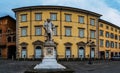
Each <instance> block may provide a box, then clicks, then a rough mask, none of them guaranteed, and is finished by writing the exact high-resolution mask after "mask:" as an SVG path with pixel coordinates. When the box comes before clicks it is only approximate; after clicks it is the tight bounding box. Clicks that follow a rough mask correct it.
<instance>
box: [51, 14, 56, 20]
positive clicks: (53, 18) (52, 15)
mask: <svg viewBox="0 0 120 73" xmlns="http://www.w3.org/2000/svg"><path fill="white" fill-rule="evenodd" d="M50 19H51V20H53V21H55V20H57V13H51V14H50Z"/></svg>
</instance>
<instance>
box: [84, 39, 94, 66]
mask: <svg viewBox="0 0 120 73" xmlns="http://www.w3.org/2000/svg"><path fill="white" fill-rule="evenodd" d="M93 43H94V42H93V41H91V40H89V41H88V42H87V43H86V45H87V44H90V54H89V61H88V64H92V60H91V46H92V44H93Z"/></svg>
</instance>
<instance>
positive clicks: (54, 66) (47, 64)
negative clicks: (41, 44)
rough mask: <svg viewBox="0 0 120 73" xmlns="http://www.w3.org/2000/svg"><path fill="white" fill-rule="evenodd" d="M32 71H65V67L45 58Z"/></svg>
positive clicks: (54, 60) (52, 59)
mask: <svg viewBox="0 0 120 73" xmlns="http://www.w3.org/2000/svg"><path fill="white" fill-rule="evenodd" d="M34 69H65V67H64V66H62V65H61V64H59V63H57V61H56V59H54V58H50V57H45V58H44V59H43V60H42V63H40V64H38V65H36V66H35V67H34Z"/></svg>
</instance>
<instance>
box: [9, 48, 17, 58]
mask: <svg viewBox="0 0 120 73" xmlns="http://www.w3.org/2000/svg"><path fill="white" fill-rule="evenodd" d="M12 58H14V59H15V58H16V46H8V59H12Z"/></svg>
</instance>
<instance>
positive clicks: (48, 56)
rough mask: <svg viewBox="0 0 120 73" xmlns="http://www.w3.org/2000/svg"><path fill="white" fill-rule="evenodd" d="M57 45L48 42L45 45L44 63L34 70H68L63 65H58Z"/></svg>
mask: <svg viewBox="0 0 120 73" xmlns="http://www.w3.org/2000/svg"><path fill="white" fill-rule="evenodd" d="M55 47H56V45H55V44H54V42H53V41H47V42H45V44H44V49H43V51H44V58H43V60H42V63H40V64H38V65H36V66H35V67H34V69H66V68H65V67H64V66H62V65H61V64H59V63H57V60H56V55H55V49H54V48H55Z"/></svg>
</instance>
